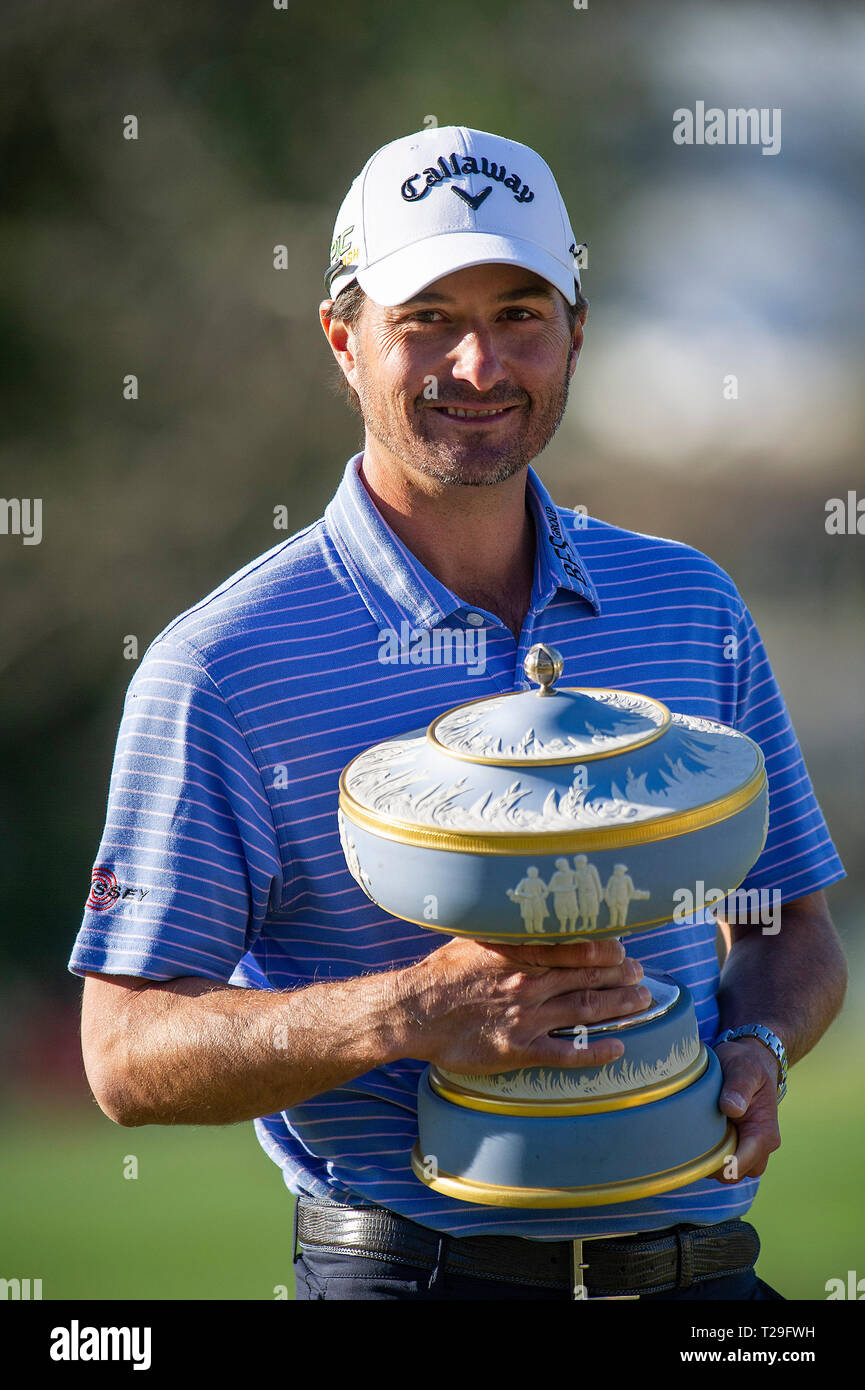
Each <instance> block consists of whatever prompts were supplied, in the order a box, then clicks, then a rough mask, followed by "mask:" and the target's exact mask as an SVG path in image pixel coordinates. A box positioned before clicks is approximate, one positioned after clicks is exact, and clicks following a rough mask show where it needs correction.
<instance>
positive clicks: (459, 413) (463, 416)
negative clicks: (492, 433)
mask: <svg viewBox="0 0 865 1390" xmlns="http://www.w3.org/2000/svg"><path fill="white" fill-rule="evenodd" d="M519 408H520V407H519V406H516V405H495V406H494V405H490V406H484V407H481V408H480V409H473V408H470V407H467V406H461V405H434V406H432V407H431V409H432V410H435V411H436V412H437V414H439V415H446V416H447V418H448V419H449V420H468V421H471V422H472V423H481V422H483V421H485V420H498V419H499V418H500V417H501V416H502V415H510V414H511V412H512V411H514V410H519Z"/></svg>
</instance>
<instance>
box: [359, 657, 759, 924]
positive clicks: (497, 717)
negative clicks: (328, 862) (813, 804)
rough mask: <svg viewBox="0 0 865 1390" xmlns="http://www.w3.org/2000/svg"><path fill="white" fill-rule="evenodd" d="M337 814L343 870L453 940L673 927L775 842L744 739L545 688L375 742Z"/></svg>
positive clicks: (690, 720) (698, 722)
mask: <svg viewBox="0 0 865 1390" xmlns="http://www.w3.org/2000/svg"><path fill="white" fill-rule="evenodd" d="M538 651H540V652H541V653H544V654H546V655H548V656H550V660H551V662H552V661H553V659H554V658H558V653H555V652H554V649H552V648H535V649H533V653H532V655H534V654H535V653H537V652H538ZM560 660H561V659H560V658H558V661H559V663H560ZM536 665H537V658H536V661H535V666H536ZM527 669H533V668H532V667H530V665H529V663H527ZM554 669H555V668H554ZM338 814H339V828H340V837H341V841H342V847H343V851H344V853H345V857H346V861H347V863H348V865H349V868H350V870H351V872H352V874H353V875H354V877H355V879H356V880H357V882H358V883H359V884H360V886H361V887H362V888H363V890H364V892H365V893H366V894H367V895H368V896H369V897H370V898H371V899H372V900H373V901H374V902H376V903H378V905H379V906H380V907H382V908H384V909H385V910H386V911H387V912H391V913H393V914H394V916H396V917H402V918H403V919H405V920H406V921H409V922H416V923H418V924H420V925H421V926H425V927H429V928H431V929H432V930H434V931H441V932H445V933H447V934H448V935H449V936H460V935H463V936H471V937H475V938H478V939H482V940H493V941H518V940H523V939H528V938H530V937H533V938H544V939H545V940H547V941H550V942H553V941H563V940H564V941H567V940H573V939H575V938H578V937H580V936H603V935H616V936H620V935H622V934H623V933H625V932H629V931H644V930H645V929H646V928H648V927H652V926H657V925H659V924H661V923H665V922H669V921H671V920H677V919H676V913H677V912H679V911H682V905H683V904H684V903H687V901H688V898H687V894H688V893H689V892H690V893H691V895H692V899H691V900H692V901H693V900H694V899H695V898H697V897H698V896H699V892H700V885H704V886H705V889H706V890H708V889H709V888H711V889H714V890H716V891H717V892H718V893H724V894H726V893H728V892H732V891H733V890H734V889H735V888H737V887H738V886H739V884H740V883H741V882H742V880H743V879H744V877H745V875H746V874H747V873H748V870H749V869H750V868H751V866H752V865H753V863H754V862H755V860H756V859H757V857H758V856H759V854H760V851H761V849H762V847H763V844H764V843H765V839H766V831H767V828H768V817H769V798H768V787H767V780H766V772H765V767H764V762H763V755H762V753H761V751H760V748H759V746H758V744H756V743H755V742H754V741H753V740H752V739H750V738H748V737H747V736H746V735H744V734H741V733H739V732H737V730H735V729H732V728H729V727H728V726H727V725H725V724H720V723H716V722H715V721H713V720H708V719H698V718H694V717H693V716H691V715H686V714H672V713H671V712H670V711H669V710H668V709H667V708H666V706H665V705H663V704H661V703H660V702H659V701H658V700H652V699H649V698H648V697H646V696H642V695H637V694H634V693H633V692H630V691H622V690H605V689H585V688H569V687H565V688H562V689H558V688H557V689H552V686H551V681H548V682H547V684H545V685H544V686H542V688H541V689H540V690H538V691H525V692H519V693H515V694H510V695H495V696H492V697H490V698H487V699H482V700H473V701H471V702H470V703H468V704H465V705H459V706H457V707H456V708H455V709H452V710H449V711H447V712H446V713H445V714H442V715H440V716H439V717H438V718H437V719H435V720H433V722H432V724H430V726H429V727H428V728H425V729H415V730H412V731H411V732H409V733H406V734H403V735H402V736H400V737H397V738H389V739H386V740H385V741H384V742H382V743H378V744H375V745H374V746H373V747H371V748H368V749H366V750H365V751H364V752H363V753H361V754H359V755H358V756H357V757H356V758H354V759H353V760H352V761H351V762H350V763H349V764H348V766H347V767H346V768H345V770H344V771H343V774H342V777H341V778H340V795H339V812H338ZM686 915H687V913H686V912H685V913H684V915H683V918H682V919H683V920H684V916H686Z"/></svg>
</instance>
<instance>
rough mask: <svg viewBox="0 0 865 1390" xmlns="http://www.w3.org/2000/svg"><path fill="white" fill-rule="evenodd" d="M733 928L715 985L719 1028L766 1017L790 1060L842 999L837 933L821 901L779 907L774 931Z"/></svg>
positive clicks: (843, 973)
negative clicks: (729, 949) (779, 920)
mask: <svg viewBox="0 0 865 1390" xmlns="http://www.w3.org/2000/svg"><path fill="white" fill-rule="evenodd" d="M814 896H815V897H816V896H817V895H814ZM732 935H733V945H732V949H731V951H730V954H729V956H728V957H727V960H726V962H725V965H724V969H723V971H722V974H721V985H720V988H719V991H718V1007H719V1010H720V1023H719V1028H720V1030H723V1029H725V1028H737V1027H739V1026H740V1025H741V1024H744V1023H762V1024H763V1025H764V1026H765V1027H767V1028H769V1029H770V1030H771V1031H772V1032H773V1033H777V1035H778V1037H779V1038H780V1039H781V1041H782V1042H783V1043H784V1046H785V1047H786V1049H787V1059H788V1062H789V1064H790V1065H792V1064H793V1063H794V1062H797V1061H799V1060H800V1058H802V1057H804V1056H805V1055H806V1053H808V1052H810V1050H811V1048H812V1047H814V1046H815V1044H816V1043H817V1042H818V1041H819V1040H820V1038H821V1037H822V1036H823V1034H824V1033H825V1031H826V1029H827V1028H828V1027H829V1024H830V1023H831V1022H832V1020H833V1019H834V1018H835V1017H836V1015H837V1014H838V1012H839V1010H840V1008H841V1005H842V1003H843V1001H844V992H845V989H846V984H847V967H846V964H845V960H844V953H843V950H842V948H841V943H840V941H839V939H838V936H837V933H836V932H835V929H834V927H833V925H832V923H831V920H830V919H829V918H828V915H827V914H826V913H825V912H823V911H821V910H820V908H819V907H818V906H816V905H815V906H811V905H809V904H808V903H807V900H797V902H796V903H793V904H786V905H785V906H784V907H783V908H782V911H781V925H780V930H779V931H778V932H777V933H776V934H774V935H771V934H766V935H764V934H763V933H762V932H761V930H760V927H759V926H755V927H752V928H751V929H746V928H744V927H741V926H740V927H736V926H734V927H733V928H732Z"/></svg>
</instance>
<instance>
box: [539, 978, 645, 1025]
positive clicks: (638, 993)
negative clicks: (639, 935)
mask: <svg viewBox="0 0 865 1390" xmlns="http://www.w3.org/2000/svg"><path fill="white" fill-rule="evenodd" d="M651 998H652V996H651V994H650V993H649V991H648V989H647V988H646V986H645V985H628V986H623V987H620V988H618V989H615V988H613V989H599V990H594V989H578V990H573V991H572V992H570V993H568V994H560V995H556V997H555V998H554V999H550V1000H548V1001H547V1003H546V1005H545V1006H544V1007H543V1009H542V1010H540V1011H539V1017H542V1018H543V1021H544V1023H545V1024H546V1023H547V1022H549V1030H550V1031H552V1030H553V1029H554V1028H571V1027H576V1026H577V1025H578V1024H584V1025H586V1026H587V1027H588V1026H591V1024H593V1023H605V1022H606V1021H607V1020H608V1019H611V1018H620V1017H621V1016H622V1015H623V1014H624V1015H630V1014H636V1013H640V1011H641V1010H642V1009H645V1008H648V1005H649V1003H650V1002H651Z"/></svg>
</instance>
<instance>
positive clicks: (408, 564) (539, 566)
mask: <svg viewBox="0 0 865 1390" xmlns="http://www.w3.org/2000/svg"><path fill="white" fill-rule="evenodd" d="M362 459H363V453H362V452H361V453H359V454H354V455H353V456H352V457H351V458H350V459H349V461H348V463H347V464H346V466H345V472H344V473H343V477H342V482H341V483H340V485H339V487H338V488H337V491H336V494H335V496H334V497H333V498H332V499H331V501H330V502H329V503H328V505H327V507H326V509H325V513H324V519H325V523H326V525H327V530H328V534H329V535H330V537H331V539H332V540H333V543H334V545H335V546H336V549H337V551H338V552H339V555H340V558H341V559H342V561H343V564H344V565H345V567H346V569H347V570H348V573H349V575H350V576H351V579H352V582H353V583H354V585H355V587H356V589H357V591H358V593H359V594H360V596H361V598H362V599H363V601H364V603H365V604H366V606H367V608H368V609H369V611H370V613H371V614H372V616H373V618H374V619H375V621H376V622H377V623H378V624H379V626H380V627H392V628H394V629H398V628H399V626H400V623H401V622H402V621H404V620H405V621H408V623H409V624H410V625H411V626H412V627H414V628H433V627H436V626H437V625H438V624H440V623H442V622H444V620H445V619H446V618H448V617H450V616H451V615H452V614H453V613H457V612H460V611H463V612H468V611H471V609H470V605H468V604H467V603H466V602H465V600H464V599H461V598H459V597H458V595H456V594H455V593H453V592H452V590H450V589H448V588H447V586H446V585H444V584H442V583H441V582H440V581H439V580H438V579H436V578H435V576H434V575H432V574H430V572H429V570H428V569H426V568H425V566H424V565H422V564H421V562H420V560H418V559H417V557H416V556H415V555H413V554H412V553H411V551H410V550H408V549H407V547H406V546H405V545H404V544H403V542H402V541H401V540H400V538H399V536H397V535H396V534H395V532H393V531H392V530H391V528H390V527H389V526H388V525H387V523H386V521H385V520H384V518H383V517H382V515H381V513H380V512H379V510H378V508H377V507H376V506H375V504H374V503H373V501H372V498H371V497H370V495H369V493H368V492H367V490H366V488H365V487H364V485H363V482H362V481H361V478H360V474H359V471H358V470H359V468H360V464H361V461H362ZM528 497H529V504H530V506H531V508H532V513H533V516H534V520H535V535H536V540H537V543H536V546H535V575H534V585H533V589H532V607H533V608H534V609H535V610H536V611H537V610H540V609H541V608H544V607H546V605H547V604H548V603H549V602H550V600H551V599H552V598H553V597H554V595H555V593H556V590H557V589H570V590H572V591H573V592H574V593H575V594H578V595H580V597H582V598H583V599H585V600H586V602H587V603H588V604H590V606H591V607H592V608H594V610H595V612H596V613H599V612H600V603H599V601H598V596H597V592H596V590H595V587H594V585H593V584H592V582H591V579H590V578H589V575H588V573H587V571H586V567H585V565H584V563H583V562H582V560H581V559H580V557H579V555H578V553H577V549H576V546H575V545H574V544H573V541H572V540H571V538H570V532H571V530H572V529H573V520H574V514H573V513H571V512H568V510H567V509H566V508H561V509H560V508H558V507H556V505H555V503H554V502H553V500H552V498H551V497H550V495H549V493H548V492H547V490H546V488H545V487H544V486H543V484H542V482H541V480H540V478H539V477H538V475H537V473H536V472H535V471H534V469H533V468H531V467H529V470H528ZM568 518H570V521H569V520H568Z"/></svg>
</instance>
